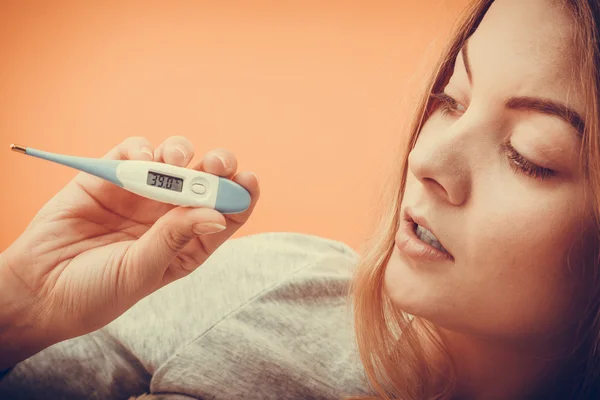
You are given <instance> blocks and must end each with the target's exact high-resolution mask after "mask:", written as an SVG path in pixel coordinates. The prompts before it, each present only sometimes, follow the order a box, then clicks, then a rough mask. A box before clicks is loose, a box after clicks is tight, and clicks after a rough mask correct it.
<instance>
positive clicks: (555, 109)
mask: <svg viewBox="0 0 600 400" xmlns="http://www.w3.org/2000/svg"><path fill="white" fill-rule="evenodd" d="M467 44H468V40H467V41H465V44H464V45H463V46H462V49H461V54H462V59H463V64H464V66H465V70H466V72H467V78H468V79H469V84H471V85H472V84H473V75H472V73H471V64H470V63H469V55H468V52H467ZM506 107H508V108H510V109H513V110H530V111H537V112H540V113H542V114H546V115H553V116H556V117H559V118H561V119H563V120H564V121H566V122H567V123H569V124H571V125H572V126H573V127H574V128H575V130H576V131H577V133H578V136H580V137H581V136H583V132H585V123H584V122H583V118H581V115H579V114H578V113H577V111H575V110H573V109H572V108H569V107H567V106H566V105H564V104H562V103H559V102H556V101H553V100H547V99H541V98H537V97H512V98H510V99H509V100H508V101H507V102H506Z"/></svg>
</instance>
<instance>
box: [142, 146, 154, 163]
mask: <svg viewBox="0 0 600 400" xmlns="http://www.w3.org/2000/svg"><path fill="white" fill-rule="evenodd" d="M140 152H142V153H144V154H146V155H147V156H148V157H149V159H150V160H152V159H153V158H154V154H152V150H150V148H149V147H142V148H141V149H140Z"/></svg>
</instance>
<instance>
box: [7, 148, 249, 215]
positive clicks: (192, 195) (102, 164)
mask: <svg viewBox="0 0 600 400" xmlns="http://www.w3.org/2000/svg"><path fill="white" fill-rule="evenodd" d="M11 149H12V150H13V151H17V152H19V153H23V154H27V155H30V156H33V157H37V158H41V159H44V160H48V161H53V162H55V163H58V164H62V165H66V166H68V167H71V168H75V169H78V170H80V171H84V172H87V173H89V174H91V175H94V176H97V177H99V178H102V179H104V180H106V181H109V182H112V183H114V184H115V185H117V186H120V187H122V188H123V189H126V190H128V191H130V192H132V193H135V194H138V195H140V196H143V197H146V198H149V199H152V200H156V201H160V202H163V203H169V204H173V205H177V206H184V207H208V208H213V209H215V210H217V211H219V212H221V213H223V214H236V213H241V212H243V211H246V210H247V209H248V208H249V207H250V202H251V198H250V193H249V192H248V191H247V190H246V189H245V188H244V187H243V186H241V185H240V184H238V183H236V182H233V181H232V180H230V179H226V178H223V177H220V176H216V175H212V174H209V173H206V172H202V171H197V170H194V169H190V168H184V167H178V166H175V165H170V164H164V163H159V162H155V161H142V160H105V159H98V158H87V157H75V156H69V155H63V154H56V153H49V152H46V151H41V150H36V149H32V148H31V147H23V146H17V145H14V144H13V145H11Z"/></svg>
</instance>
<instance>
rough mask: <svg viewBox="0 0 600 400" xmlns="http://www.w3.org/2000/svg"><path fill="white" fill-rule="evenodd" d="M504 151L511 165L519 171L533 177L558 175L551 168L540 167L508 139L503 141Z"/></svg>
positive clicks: (546, 177)
mask: <svg viewBox="0 0 600 400" xmlns="http://www.w3.org/2000/svg"><path fill="white" fill-rule="evenodd" d="M502 152H503V153H504V154H505V155H506V157H507V158H508V162H509V165H510V167H511V168H512V169H513V170H514V171H515V172H518V173H521V174H523V175H526V176H529V177H531V178H535V179H540V180H542V181H543V180H546V179H548V178H551V177H553V176H554V175H556V171H554V170H551V169H549V168H544V167H540V166H539V165H536V164H534V163H532V162H531V161H529V160H527V159H526V158H525V157H523V156H522V155H521V154H519V152H518V151H517V150H516V149H515V148H514V147H513V146H512V144H510V142H508V141H506V142H504V143H502Z"/></svg>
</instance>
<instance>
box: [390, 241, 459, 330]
mask: <svg viewBox="0 0 600 400" xmlns="http://www.w3.org/2000/svg"><path fill="white" fill-rule="evenodd" d="M438 279H440V277H439V276H436V275H435V274H428V273H423V271H421V270H418V269H416V268H415V266H414V265H411V263H410V262H407V261H406V260H404V259H403V258H402V257H401V254H400V252H399V251H398V249H397V248H394V250H393V253H392V255H391V257H390V259H389V261H388V264H387V265H386V267H385V273H384V285H383V290H384V292H385V293H386V294H387V296H388V297H389V299H390V300H391V302H392V304H393V306H394V308H396V309H397V310H399V311H402V312H405V313H407V314H410V315H412V316H415V317H420V318H424V319H426V320H428V321H431V322H432V323H434V324H436V325H437V324H439V325H443V326H447V327H450V326H451V325H454V324H452V318H451V310H449V309H448V308H447V307H446V306H447V305H449V301H448V300H450V298H449V297H448V296H451V293H449V292H444V290H443V289H441V287H440V285H437V284H436V283H437V281H438ZM442 279H443V278H442ZM440 289H441V290H440ZM446 290H448V288H447V287H446ZM453 328H458V327H456V326H454V327H453Z"/></svg>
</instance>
